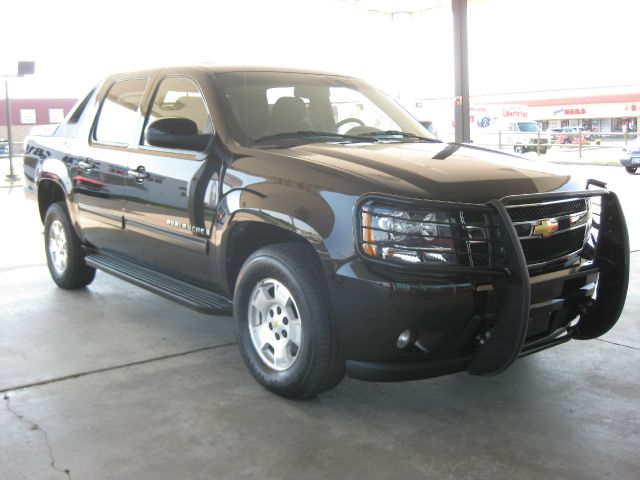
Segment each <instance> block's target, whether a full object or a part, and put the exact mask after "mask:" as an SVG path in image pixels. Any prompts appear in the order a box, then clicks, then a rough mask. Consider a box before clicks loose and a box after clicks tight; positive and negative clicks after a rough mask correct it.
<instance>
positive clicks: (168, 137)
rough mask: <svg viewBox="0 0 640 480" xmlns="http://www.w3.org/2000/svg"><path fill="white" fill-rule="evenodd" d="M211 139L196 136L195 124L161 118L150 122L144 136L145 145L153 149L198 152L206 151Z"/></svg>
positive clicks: (179, 119)
mask: <svg viewBox="0 0 640 480" xmlns="http://www.w3.org/2000/svg"><path fill="white" fill-rule="evenodd" d="M211 137H212V135H200V134H198V126H197V125H196V122H194V121H193V120H190V119H188V118H182V117H169V118H161V119H159V120H156V121H155V122H152V123H151V124H150V125H149V127H148V128H147V133H146V136H145V138H146V141H147V143H148V144H149V145H152V146H154V147H162V148H171V149H178V150H194V151H198V152H201V151H203V150H206V149H207V145H208V144H209V140H211Z"/></svg>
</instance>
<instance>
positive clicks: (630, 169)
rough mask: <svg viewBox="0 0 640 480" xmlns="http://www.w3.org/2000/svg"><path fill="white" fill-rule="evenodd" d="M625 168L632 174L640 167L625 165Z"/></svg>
mask: <svg viewBox="0 0 640 480" xmlns="http://www.w3.org/2000/svg"><path fill="white" fill-rule="evenodd" d="M624 169H625V170H626V171H627V172H629V173H631V174H634V173H636V170H637V169H638V167H624Z"/></svg>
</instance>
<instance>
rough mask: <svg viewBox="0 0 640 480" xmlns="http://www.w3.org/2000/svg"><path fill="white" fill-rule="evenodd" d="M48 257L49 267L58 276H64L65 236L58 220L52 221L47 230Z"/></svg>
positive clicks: (65, 264)
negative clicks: (51, 267) (49, 260)
mask: <svg viewBox="0 0 640 480" xmlns="http://www.w3.org/2000/svg"><path fill="white" fill-rule="evenodd" d="M48 247H49V257H50V258H51V265H52V266H53V269H54V270H55V271H56V273H57V274H58V275H64V272H65V270H66V269H67V258H68V246H67V236H66V235H65V232H64V227H63V226H62V222H61V221H60V220H54V221H53V223H52V224H51V227H50V228H49V245H48Z"/></svg>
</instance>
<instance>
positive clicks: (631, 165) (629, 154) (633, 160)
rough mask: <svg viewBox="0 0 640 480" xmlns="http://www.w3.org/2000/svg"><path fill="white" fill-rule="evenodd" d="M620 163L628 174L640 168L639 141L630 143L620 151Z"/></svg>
mask: <svg viewBox="0 0 640 480" xmlns="http://www.w3.org/2000/svg"><path fill="white" fill-rule="evenodd" d="M620 163H621V164H622V166H623V167H624V168H625V169H626V170H627V172H629V173H632V174H633V173H636V170H637V169H638V167H639V166H640V141H636V142H634V143H630V144H629V145H627V146H626V147H624V148H623V149H622V158H620Z"/></svg>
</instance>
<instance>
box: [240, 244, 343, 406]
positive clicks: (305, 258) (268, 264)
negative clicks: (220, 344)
mask: <svg viewBox="0 0 640 480" xmlns="http://www.w3.org/2000/svg"><path fill="white" fill-rule="evenodd" d="M324 282H325V281H324V277H323V275H322V270H321V265H320V262H319V261H318V259H317V257H316V256H315V252H314V251H313V250H312V249H311V247H309V246H307V245H303V244H297V243H287V244H278V245H271V246H268V247H264V248H261V249H259V250H258V251H256V252H255V253H253V254H252V255H251V256H250V257H249V258H248V259H247V261H246V262H245V263H244V265H243V266H242V269H241V270H240V274H239V275H238V280H237V281H236V288H235V292H234V305H233V311H234V318H235V323H236V335H237V338H238V345H239V347H240V351H241V353H242V356H243V358H244V361H245V363H246V364H247V367H248V368H249V371H250V372H251V374H252V375H253V376H254V377H255V379H256V380H257V381H258V383H260V384H261V385H262V386H263V387H264V388H266V389H267V390H270V391H271V392H273V393H275V394H277V395H280V396H283V397H286V398H294V399H304V398H311V397H314V396H316V395H318V394H319V393H321V392H324V391H327V390H330V389H331V388H333V387H335V386H336V385H337V384H338V383H340V381H341V380H342V378H343V377H344V375H345V360H344V357H343V353H342V349H341V348H340V346H339V344H338V339H337V334H336V331H335V329H334V328H333V326H332V321H331V315H330V310H329V307H328V303H329V300H328V293H327V288H326V284H325V283H324Z"/></svg>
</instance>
